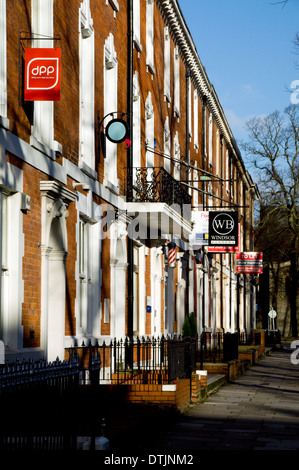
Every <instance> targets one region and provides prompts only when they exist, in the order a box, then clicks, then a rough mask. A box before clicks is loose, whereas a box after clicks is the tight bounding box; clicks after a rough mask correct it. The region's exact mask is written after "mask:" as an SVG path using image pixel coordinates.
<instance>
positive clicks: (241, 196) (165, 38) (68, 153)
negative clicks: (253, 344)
mask: <svg viewBox="0 0 299 470" xmlns="http://www.w3.org/2000/svg"><path fill="white" fill-rule="evenodd" d="M0 17H1V18H2V20H3V21H1V24H0V36H1V39H0V159H1V160H0V161H1V172H0V204H1V206H0V207H1V234H2V238H1V239H2V245H1V252H0V258H1V266H2V278H1V314H0V321H1V323H0V325H1V328H0V338H1V340H3V341H4V344H5V348H6V356H7V358H9V357H15V355H16V354H18V355H25V354H29V355H30V356H32V355H34V354H36V355H39V354H40V355H43V356H46V357H47V358H48V359H49V360H53V359H55V358H56V357H57V356H58V357H60V358H62V357H64V350H65V348H66V347H68V346H71V345H72V344H73V342H74V340H77V341H78V343H80V342H81V341H83V340H84V341H85V340H91V341H92V342H93V341H95V340H98V341H99V342H101V341H102V340H103V339H105V340H107V339H109V338H114V337H124V336H125V335H127V334H128V335H140V336H146V335H155V336H159V335H161V334H166V333H169V334H173V333H178V334H180V333H181V330H182V324H183V321H184V318H185V316H186V314H188V313H190V312H194V313H195V315H196V319H197V327H198V332H199V333H201V332H202V331H204V330H208V331H211V332H215V331H217V329H220V330H221V331H222V330H224V331H235V330H240V331H242V330H246V331H250V329H251V328H253V327H254V322H255V319H254V312H255V308H254V296H255V290H254V289H255V287H254V283H252V282H251V279H250V276H247V275H241V276H238V275H237V274H236V273H235V259H234V254H233V253H225V252H220V251H218V252H217V250H216V251H215V252H211V251H209V249H208V247H207V245H205V244H204V243H203V242H201V243H199V242H198V241H197V243H194V230H193V231H192V227H193V224H192V221H194V220H196V216H194V214H196V213H198V212H199V211H202V210H203V211H209V210H213V209H215V208H217V207H219V208H220V207H221V209H223V208H229V209H230V210H231V209H236V210H238V220H239V226H240V237H239V245H240V250H241V251H253V244H252V243H253V242H252V239H251V228H252V224H253V201H254V199H255V198H256V197H258V191H257V188H256V187H255V185H254V184H253V182H252V180H251V178H250V175H249V174H248V172H247V170H246V168H245V166H244V163H243V161H242V158H241V155H240V153H239V150H238V148H237V147H236V144H235V141H234V138H233V136H232V133H231V130H230V128H229V126H228V123H227V121H226V118H225V115H224V113H223V110H222V108H221V104H220V102H219V100H218V98H217V95H216V92H215V90H214V88H213V86H212V85H211V84H210V82H209V79H208V76H207V74H206V72H205V69H204V67H203V66H202V64H201V61H200V58H199V57H198V54H197V52H196V48H195V45H194V43H193V40H192V38H191V36H190V33H189V31H188V28H187V25H186V23H185V20H184V18H183V15H182V13H181V11H180V7H179V3H178V2H177V0H127V1H124V2H119V3H118V2H117V1H116V0H100V1H97V2H95V1H94V0H83V1H81V0H72V1H71V2H64V1H62V0H55V1H54V0H42V1H41V0H31V1H30V0H25V1H22V2H21V1H19V0H15V1H12V0H0ZM32 48H37V49H39V48H42V49H59V50H60V51H61V73H60V99H59V100H56V99H55V100H50V99H49V98H47V100H40V99H37V100H34V99H33V100H32V101H28V100H25V99H24V85H25V78H26V77H27V75H26V74H27V72H28V64H27V63H25V50H26V49H32ZM38 53H39V51H37V57H39V58H41V55H38ZM42 58H43V57H42ZM41 64H42V65H40V66H41V67H42V66H43V64H44V63H43V62H41ZM47 66H48V65H47ZM50 67H51V65H50ZM39 70H40V71H41V70H45V74H46V73H48V72H49V73H51V72H52V69H39ZM35 72H36V73H38V72H37V69H36V70H35ZM35 72H34V73H35ZM28 73H29V72H28ZM55 73H56V72H55ZM39 86H40V87H41V86H42V85H39ZM34 88H37V87H34V86H33V89H34ZM45 88H47V87H45ZM49 88H50V86H49ZM113 119H120V120H121V121H122V122H123V121H124V122H125V123H126V125H127V128H128V132H127V134H126V136H125V137H126V139H127V140H123V141H121V142H120V143H115V142H112V141H111V140H109V139H108V138H107V135H106V134H107V132H108V123H109V122H110V121H111V120H113ZM122 122H121V123H120V124H122ZM203 175H205V176H208V177H212V181H208V182H202V181H201V180H200V176H203ZM171 241H173V242H175V244H176V255H175V267H173V265H172V266H170V265H169V264H168V243H169V242H171Z"/></svg>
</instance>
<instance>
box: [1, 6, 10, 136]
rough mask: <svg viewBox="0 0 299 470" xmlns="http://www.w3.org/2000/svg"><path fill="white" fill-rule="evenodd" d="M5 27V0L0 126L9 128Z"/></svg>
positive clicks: (2, 33) (4, 11) (2, 13)
mask: <svg viewBox="0 0 299 470" xmlns="http://www.w3.org/2000/svg"><path fill="white" fill-rule="evenodd" d="M6 42H7V27H6V0H0V125H1V126H3V127H5V128H6V129H8V128H9V121H8V119H7V54H6Z"/></svg>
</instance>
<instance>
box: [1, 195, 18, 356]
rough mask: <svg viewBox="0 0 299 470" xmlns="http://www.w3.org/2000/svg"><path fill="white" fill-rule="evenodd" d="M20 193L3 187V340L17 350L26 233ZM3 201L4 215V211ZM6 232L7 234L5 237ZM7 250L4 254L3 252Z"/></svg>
mask: <svg viewBox="0 0 299 470" xmlns="http://www.w3.org/2000/svg"><path fill="white" fill-rule="evenodd" d="M21 197H22V194H21V193H20V192H16V191H15V190H13V189H12V188H9V187H4V186H3V187H2V188H1V190H0V234H1V240H2V242H1V243H0V265H1V286H0V289H1V293H0V307H1V313H0V323H1V328H0V330H1V333H0V339H1V340H3V341H4V344H5V345H6V346H7V347H8V348H10V349H14V350H21V349H22V347H23V335H22V324H21V319H22V302H23V301H24V281H23V279H22V263H23V254H24V236H23V225H22V216H23V214H22V213H21V210H20V208H21ZM3 204H4V205H5V214H3ZM4 218H5V220H4ZM3 235H4V236H3ZM4 252H5V254H4Z"/></svg>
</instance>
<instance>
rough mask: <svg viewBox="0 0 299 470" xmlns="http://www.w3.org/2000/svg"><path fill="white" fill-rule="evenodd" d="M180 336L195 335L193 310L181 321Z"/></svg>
mask: <svg viewBox="0 0 299 470" xmlns="http://www.w3.org/2000/svg"><path fill="white" fill-rule="evenodd" d="M182 336H185V337H186V336H189V337H192V338H194V337H196V336H197V327H196V321H195V315H194V312H191V313H190V314H189V315H187V316H186V318H185V320H184V323H183V328H182Z"/></svg>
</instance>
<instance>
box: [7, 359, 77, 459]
mask: <svg viewBox="0 0 299 470" xmlns="http://www.w3.org/2000/svg"><path fill="white" fill-rule="evenodd" d="M78 390H79V363H78V361H77V359H73V358H70V360H69V361H59V360H57V361H54V362H51V363H48V362H46V361H45V360H40V361H30V360H29V361H16V362H14V363H6V364H1V365H0V407H1V429H0V451H1V450H14V449H22V450H26V449H27V450H71V449H74V450H75V449H76V446H77V434H76V430H75V426H74V423H72V417H73V407H74V405H75V402H76V399H75V398H74V397H77V392H78Z"/></svg>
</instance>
